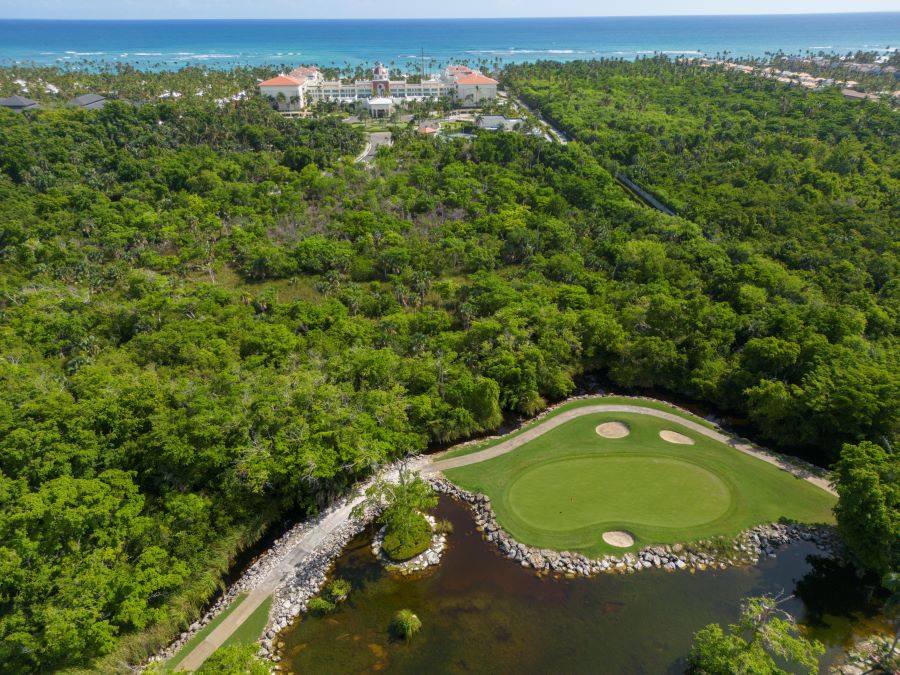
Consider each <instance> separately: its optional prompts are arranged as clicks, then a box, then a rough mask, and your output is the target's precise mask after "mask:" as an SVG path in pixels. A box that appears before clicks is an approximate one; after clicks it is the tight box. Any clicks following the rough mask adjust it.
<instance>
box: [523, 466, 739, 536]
mask: <svg viewBox="0 0 900 675" xmlns="http://www.w3.org/2000/svg"><path fill="white" fill-rule="evenodd" d="M685 494H694V495H703V499H685V498H684V495H685ZM535 495H543V496H544V498H543V499H535V498H534V497H535ZM507 498H508V500H509V503H510V505H511V508H512V509H513V510H514V511H515V513H516V515H517V516H518V517H519V518H520V519H522V521H523V522H526V523H528V524H529V525H530V526H532V527H536V528H540V529H544V530H554V531H559V530H570V529H573V528H578V527H585V526H588V525H597V524H601V523H610V524H618V525H621V524H622V523H633V524H641V525H657V524H659V523H660V521H664V522H665V523H666V524H667V525H670V526H672V527H687V526H691V525H702V524H704V523H709V522H712V521H714V520H716V519H717V518H719V517H721V516H722V515H724V514H725V513H726V512H727V511H728V509H729V508H730V507H731V503H732V494H731V490H730V489H729V487H728V486H727V485H726V484H725V482H724V481H722V479H720V478H719V477H717V476H716V475H715V474H713V473H712V472H710V471H707V470H706V469H704V468H702V467H700V466H697V465H696V464H692V463H690V462H686V461H682V460H678V459H674V458H671V457H659V456H655V455H644V454H642V455H630V456H615V455H614V456H609V457H571V458H561V459H558V460H556V461H553V462H548V463H546V464H541V465H538V466H535V467H532V468H530V469H527V470H526V471H524V472H523V473H522V474H521V475H520V476H519V477H518V478H516V479H515V480H513V481H512V483H511V484H510V486H509V492H508V497H507Z"/></svg>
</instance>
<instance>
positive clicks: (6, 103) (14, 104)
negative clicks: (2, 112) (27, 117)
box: [0, 94, 39, 112]
mask: <svg viewBox="0 0 900 675" xmlns="http://www.w3.org/2000/svg"><path fill="white" fill-rule="evenodd" d="M38 107H39V106H38V102H37V101H32V100H31V99H30V98H25V97H24V96H19V95H18V94H15V95H13V96H8V97H6V98H0V108H8V109H9V110H13V111H15V112H22V111H23V110H36V109H37V108H38Z"/></svg>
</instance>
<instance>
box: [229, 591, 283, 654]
mask: <svg viewBox="0 0 900 675" xmlns="http://www.w3.org/2000/svg"><path fill="white" fill-rule="evenodd" d="M270 607H272V596H271V595H270V596H269V597H268V598H266V599H265V600H263V601H262V604H261V605H260V606H259V607H257V608H256V609H254V610H253V613H252V614H250V616H248V617H247V620H246V621H244V623H242V624H241V625H240V626H238V627H237V629H236V630H235V631H234V632H233V633H232V634H231V635H230V636H229V637H228V639H227V640H225V642H223V643H222V647H228V646H229V645H234V644H241V645H247V644H252V643H254V642H256V641H257V640H258V639H259V637H260V636H261V635H262V633H263V631H264V630H265V629H266V623H268V621H269V608H270ZM220 649H221V647H220Z"/></svg>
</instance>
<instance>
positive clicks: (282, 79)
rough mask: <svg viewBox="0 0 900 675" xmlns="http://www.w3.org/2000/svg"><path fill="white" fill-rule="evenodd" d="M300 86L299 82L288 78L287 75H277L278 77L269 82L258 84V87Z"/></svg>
mask: <svg viewBox="0 0 900 675" xmlns="http://www.w3.org/2000/svg"><path fill="white" fill-rule="evenodd" d="M299 84H302V82H300V80H297V79H295V78H293V77H288V76H287V75H279V76H278V77H273V78H272V79H271V80H266V81H265V82H260V83H259V86H260V87H296V86H297V85H299Z"/></svg>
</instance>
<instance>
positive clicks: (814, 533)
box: [428, 476, 840, 576]
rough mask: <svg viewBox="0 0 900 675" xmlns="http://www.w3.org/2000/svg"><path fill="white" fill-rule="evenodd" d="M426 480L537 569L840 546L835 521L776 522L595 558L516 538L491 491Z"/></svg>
mask: <svg viewBox="0 0 900 675" xmlns="http://www.w3.org/2000/svg"><path fill="white" fill-rule="evenodd" d="M428 480H429V482H430V483H431V486H432V487H433V488H434V489H435V491H436V492H440V493H441V494H445V495H448V496H450V497H451V498H453V499H456V500H457V501H460V502H463V503H464V504H466V505H468V507H469V509H470V510H471V511H472V515H473V517H474V518H475V528H476V529H477V530H478V531H479V532H481V533H482V536H483V537H484V538H485V539H486V540H487V541H489V542H491V543H493V544H494V545H495V546H496V547H497V549H498V552H499V553H500V554H501V555H503V556H505V557H506V558H509V559H510V561H512V562H518V563H519V564H520V565H521V566H522V567H530V568H532V569H535V570H537V571H538V572H539V573H548V574H562V575H566V576H595V575H597V574H601V573H612V574H633V573H635V572H639V571H641V570H647V569H652V568H660V569H665V570H668V571H675V570H689V571H691V572H692V573H693V572H695V571H698V570H699V571H702V570H706V569H721V570H724V569H726V568H728V567H741V566H748V565H753V564H756V563H757V562H759V561H760V560H762V559H765V558H774V557H776V555H777V553H776V551H777V550H778V549H780V548H783V547H784V546H786V545H788V544H790V543H791V542H794V541H800V540H802V541H809V542H812V543H814V544H815V545H816V546H817V547H818V549H819V550H820V551H821V552H822V554H823V555H826V556H830V557H835V556H836V555H837V553H838V551H839V547H840V543H839V540H838V536H837V531H836V529H835V528H834V527H832V526H828V525H803V524H783V523H772V524H768V525H757V526H755V527H752V528H750V529H748V530H745V531H744V532H742V533H741V534H739V535H738V536H737V537H735V538H734V539H733V540H731V541H730V542H729V545H727V546H724V547H721V546H720V547H719V550H715V547H713V546H710V545H708V544H707V545H705V544H706V542H705V541H699V542H695V543H692V544H669V545H664V546H647V547H645V548H643V549H641V550H640V551H638V552H637V553H626V554H624V555H622V556H614V555H605V556H602V557H600V558H596V559H591V558H588V557H587V556H585V555H583V554H581V553H570V552H569V551H562V552H560V551H554V550H551V549H546V548H542V549H539V548H535V547H532V546H528V545H526V544H523V543H521V542H518V541H516V540H515V539H514V538H513V537H511V536H510V535H509V534H508V533H506V532H505V531H504V530H503V529H502V528H501V527H500V525H499V524H498V523H497V518H496V516H495V515H494V510H493V508H492V506H491V498H490V497H488V496H486V495H480V494H475V493H472V492H467V491H466V490H463V489H462V488H459V487H457V486H456V485H454V484H453V483H451V482H450V481H449V480H447V479H446V478H443V477H437V476H431V477H429V479H428ZM723 548H724V549H725V550H722V549H723Z"/></svg>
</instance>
